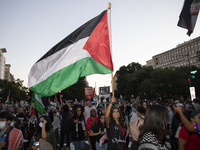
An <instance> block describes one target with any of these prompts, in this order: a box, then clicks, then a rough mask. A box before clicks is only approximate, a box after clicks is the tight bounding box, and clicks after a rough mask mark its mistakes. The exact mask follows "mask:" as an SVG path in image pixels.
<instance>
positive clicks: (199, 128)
mask: <svg viewBox="0 0 200 150" xmlns="http://www.w3.org/2000/svg"><path fill="white" fill-rule="evenodd" d="M173 108H174V111H175V112H177V113H178V114H179V115H180V117H181V120H182V122H183V124H184V125H185V127H186V128H187V130H188V131H190V132H198V133H199V134H200V122H198V123H195V124H192V123H191V122H190V121H189V120H188V119H187V118H186V117H185V116H184V114H183V112H182V110H181V107H180V106H178V107H176V106H175V105H173Z"/></svg>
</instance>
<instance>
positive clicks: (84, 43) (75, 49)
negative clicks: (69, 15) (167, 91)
mask: <svg viewBox="0 0 200 150" xmlns="http://www.w3.org/2000/svg"><path fill="white" fill-rule="evenodd" d="M110 51H111V50H110V36H109V26H108V11H107V10H105V11H103V12H102V13H101V14H100V15H98V16H97V17H95V18H93V19H92V20H90V21H88V22H87V23H85V24H84V25H82V26H81V27H79V28H78V29H76V30H75V31H74V32H72V33H71V34H70V35H68V36H67V37H66V38H64V39H63V40H62V41H60V42H59V43H58V44H56V45H55V46H54V47H53V48H51V49H50V50H49V51H48V52H47V53H46V54H45V55H44V56H42V58H40V59H39V60H38V61H37V62H36V63H35V64H34V65H33V67H32V68H31V71H30V73H29V81H28V86H29V88H30V89H31V90H33V91H35V93H37V95H38V96H39V97H48V96H51V95H54V94H56V93H58V92H59V91H62V90H63V89H66V88H67V87H69V86H71V85H73V84H75V83H76V82H77V81H78V79H79V78H80V77H84V76H87V75H91V74H109V73H112V72H113V63H112V58H111V52H110Z"/></svg>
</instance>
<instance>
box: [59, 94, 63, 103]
mask: <svg viewBox="0 0 200 150" xmlns="http://www.w3.org/2000/svg"><path fill="white" fill-rule="evenodd" d="M62 96H63V95H60V102H61V103H62Z"/></svg>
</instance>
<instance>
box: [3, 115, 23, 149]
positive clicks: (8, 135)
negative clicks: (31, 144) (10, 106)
mask: <svg viewBox="0 0 200 150" xmlns="http://www.w3.org/2000/svg"><path fill="white" fill-rule="evenodd" d="M10 118H11V115H10V114H9V113H8V112H1V113H0V149H1V150H19V149H21V148H22V146H23V143H24V138H23V135H22V132H21V131H20V130H18V129H16V128H13V127H11V126H10V125H9V124H10V123H11V121H10Z"/></svg>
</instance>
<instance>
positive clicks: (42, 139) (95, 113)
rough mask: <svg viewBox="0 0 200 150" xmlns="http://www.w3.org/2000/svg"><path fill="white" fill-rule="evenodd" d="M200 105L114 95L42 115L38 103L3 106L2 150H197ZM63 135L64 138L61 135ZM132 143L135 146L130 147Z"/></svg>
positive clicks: (0, 115)
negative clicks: (129, 99) (128, 99)
mask: <svg viewBox="0 0 200 150" xmlns="http://www.w3.org/2000/svg"><path fill="white" fill-rule="evenodd" d="M199 128H200V107H199V104H198V103H197V101H196V100H193V102H188V101H187V100H185V101H184V102H180V101H179V100H175V101H174V100H173V99H171V100H170V101H168V102H165V101H146V100H144V101H143V100H140V99H139V98H137V99H136V100H135V101H134V102H133V103H132V104H130V103H128V102H125V101H122V100H119V101H116V99H115V98H112V99H111V101H110V102H109V103H108V104H106V103H104V104H102V103H100V104H98V105H96V104H95V105H93V104H92V101H91V100H87V101H86V104H85V105H81V104H79V103H76V104H73V105H72V104H69V103H67V101H65V100H64V102H61V103H60V104H58V105H57V106H51V107H50V106H48V107H46V108H45V113H44V114H40V113H39V112H38V110H37V109H36V108H35V107H34V104H30V105H28V106H16V107H8V106H4V107H1V112H0V150H24V149H29V150H38V149H40V150H59V149H60V150H61V149H63V148H64V147H63V146H64V141H65V139H66V143H67V149H68V150H69V149H70V143H71V142H73V144H74V147H75V150H79V149H80V150H84V149H85V140H86V139H87V140H88V142H89V145H90V149H92V150H107V149H108V150H126V149H131V150H147V149H148V150H197V149H200V142H199V141H200V134H199V132H200V130H199ZM59 137H60V138H59ZM130 143H131V147H128V146H129V145H130Z"/></svg>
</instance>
